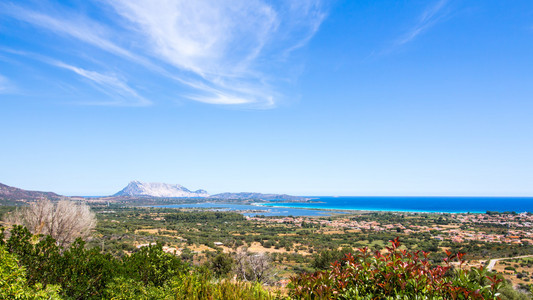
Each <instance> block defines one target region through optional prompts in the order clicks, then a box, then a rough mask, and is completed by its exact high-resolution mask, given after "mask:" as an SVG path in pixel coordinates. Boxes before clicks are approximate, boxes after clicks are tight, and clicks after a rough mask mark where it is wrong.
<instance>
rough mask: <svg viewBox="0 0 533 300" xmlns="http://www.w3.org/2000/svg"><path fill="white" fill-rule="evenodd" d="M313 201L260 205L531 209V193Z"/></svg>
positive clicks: (477, 210) (452, 210)
mask: <svg viewBox="0 0 533 300" xmlns="http://www.w3.org/2000/svg"><path fill="white" fill-rule="evenodd" d="M309 198H311V199H312V200H311V201H312V202H298V203H284V202H276V203H266V204H261V205H263V206H270V207H291V208H312V209H326V210H330V209H335V210H350V211H351V210H358V211H400V212H432V213H468V212H470V213H485V212H487V211H497V212H517V213H521V212H533V197H309Z"/></svg>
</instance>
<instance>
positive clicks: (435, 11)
mask: <svg viewBox="0 0 533 300" xmlns="http://www.w3.org/2000/svg"><path fill="white" fill-rule="evenodd" d="M448 2H449V0H438V1H437V2H436V3H434V4H433V5H431V6H429V7H428V8H426V10H424V11H423V12H422V14H421V15H420V17H419V18H418V22H417V23H416V25H415V26H413V27H412V28H411V29H410V30H409V31H407V32H406V33H405V34H403V35H402V36H401V37H400V38H399V39H397V40H396V41H395V43H394V47H398V46H401V45H404V44H407V43H409V42H411V41H412V40H414V39H415V38H417V37H418V36H419V35H420V34H422V33H424V32H425V31H427V30H428V29H430V28H431V27H432V26H434V25H435V24H437V23H438V22H439V21H440V20H442V19H443V18H444V17H445V16H446V12H445V8H446V5H447V4H448Z"/></svg>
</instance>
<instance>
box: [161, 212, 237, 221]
mask: <svg viewBox="0 0 533 300" xmlns="http://www.w3.org/2000/svg"><path fill="white" fill-rule="evenodd" d="M165 220H166V221H167V222H206V221H218V222H234V221H243V220H245V218H244V216H243V215H242V214H239V213H236V212H218V211H215V212H213V211H197V212H194V213H191V212H176V213H170V214H167V215H166V216H165Z"/></svg>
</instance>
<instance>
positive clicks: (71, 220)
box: [6, 200, 96, 247]
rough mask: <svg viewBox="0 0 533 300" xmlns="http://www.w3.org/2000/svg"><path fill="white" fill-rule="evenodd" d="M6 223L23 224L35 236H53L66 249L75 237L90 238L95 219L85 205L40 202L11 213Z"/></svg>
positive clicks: (63, 201)
mask: <svg viewBox="0 0 533 300" xmlns="http://www.w3.org/2000/svg"><path fill="white" fill-rule="evenodd" d="M6 222H7V223H10V224H19V225H23V226H25V227H26V228H28V229H29V230H30V231H31V232H32V233H33V234H44V235H50V236H52V237H53V238H54V239H55V240H56V241H57V243H58V245H59V246H62V247H64V246H67V245H69V244H71V243H72V242H73V241H74V240H75V239H76V238H86V237H88V236H89V235H90V233H91V230H92V229H93V228H94V227H95V226H96V217H95V214H94V213H93V212H92V211H91V209H90V208H89V206H88V205H87V204H85V203H76V202H73V201H68V200H61V201H58V202H51V201H50V200H39V201H36V202H33V203H31V204H30V205H29V206H27V207H24V208H21V209H18V210H16V211H15V212H12V213H10V214H8V215H7V218H6Z"/></svg>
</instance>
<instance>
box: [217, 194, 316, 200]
mask: <svg viewBox="0 0 533 300" xmlns="http://www.w3.org/2000/svg"><path fill="white" fill-rule="evenodd" d="M209 198H214V199H223V200H249V199H253V200H266V201H271V200H286V201H305V200H307V198H305V197H300V196H291V195H286V194H261V193H221V194H216V195H211V196H210V197H209Z"/></svg>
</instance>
